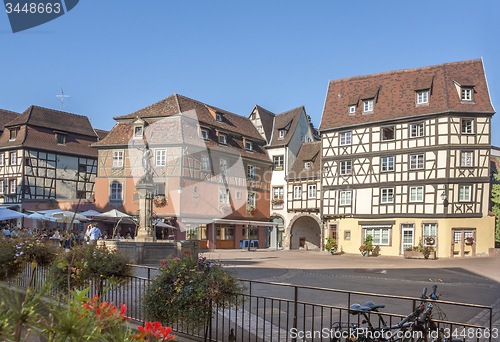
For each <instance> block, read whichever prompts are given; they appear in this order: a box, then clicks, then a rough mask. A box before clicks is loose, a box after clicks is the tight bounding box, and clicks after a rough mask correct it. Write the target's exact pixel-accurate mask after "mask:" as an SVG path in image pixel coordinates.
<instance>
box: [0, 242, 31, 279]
mask: <svg viewBox="0 0 500 342" xmlns="http://www.w3.org/2000/svg"><path fill="white" fill-rule="evenodd" d="M23 247H24V241H22V240H18V239H6V240H0V281H3V280H6V279H9V278H12V277H15V276H17V275H18V274H19V273H21V272H22V270H23V269H24V266H25V264H26V262H25V256H24V251H23Z"/></svg>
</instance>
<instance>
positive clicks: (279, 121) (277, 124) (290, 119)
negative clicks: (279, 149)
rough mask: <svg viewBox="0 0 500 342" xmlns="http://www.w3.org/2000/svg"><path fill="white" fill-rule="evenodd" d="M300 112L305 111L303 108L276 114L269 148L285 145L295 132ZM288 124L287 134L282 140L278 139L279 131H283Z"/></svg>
mask: <svg viewBox="0 0 500 342" xmlns="http://www.w3.org/2000/svg"><path fill="white" fill-rule="evenodd" d="M302 111H305V108H304V106H301V107H297V108H294V109H291V110H289V111H286V112H283V113H280V114H276V116H275V119H274V127H273V135H272V141H271V142H270V143H269V146H282V145H287V144H288V143H289V142H290V139H291V138H292V136H293V133H294V132H295V128H296V127H297V124H298V123H299V120H300V115H301V114H302ZM289 124H290V127H289V128H288V131H287V133H286V134H285V137H284V138H283V139H279V130H281V129H284V128H285V127H287V126H288V125H289Z"/></svg>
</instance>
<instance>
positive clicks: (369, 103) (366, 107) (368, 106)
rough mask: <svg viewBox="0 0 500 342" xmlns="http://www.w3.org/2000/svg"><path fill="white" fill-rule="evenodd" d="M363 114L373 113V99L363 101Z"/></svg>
mask: <svg viewBox="0 0 500 342" xmlns="http://www.w3.org/2000/svg"><path fill="white" fill-rule="evenodd" d="M363 112H373V99H371V100H365V101H363Z"/></svg>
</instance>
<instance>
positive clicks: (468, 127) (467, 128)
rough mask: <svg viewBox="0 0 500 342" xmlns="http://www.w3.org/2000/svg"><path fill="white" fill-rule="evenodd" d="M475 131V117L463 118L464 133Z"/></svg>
mask: <svg viewBox="0 0 500 342" xmlns="http://www.w3.org/2000/svg"><path fill="white" fill-rule="evenodd" d="M473 133H474V119H462V134H473Z"/></svg>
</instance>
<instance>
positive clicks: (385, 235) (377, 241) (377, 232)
mask: <svg viewBox="0 0 500 342" xmlns="http://www.w3.org/2000/svg"><path fill="white" fill-rule="evenodd" d="M390 232H391V228H366V229H365V239H366V237H367V236H368V235H371V237H372V238H373V244H374V245H382V246H388V245H389V243H390V239H389V237H390V234H391V233H390Z"/></svg>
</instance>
